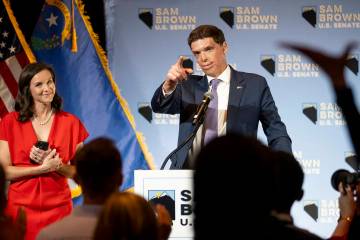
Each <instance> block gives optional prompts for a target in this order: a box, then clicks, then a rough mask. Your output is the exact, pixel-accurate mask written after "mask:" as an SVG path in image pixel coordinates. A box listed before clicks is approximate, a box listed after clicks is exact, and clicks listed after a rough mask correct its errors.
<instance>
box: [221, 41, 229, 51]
mask: <svg viewBox="0 0 360 240" xmlns="http://www.w3.org/2000/svg"><path fill="white" fill-rule="evenodd" d="M222 47H223V48H224V53H225V54H227V52H228V50H229V46H228V44H227V42H226V41H224V42H223V44H222Z"/></svg>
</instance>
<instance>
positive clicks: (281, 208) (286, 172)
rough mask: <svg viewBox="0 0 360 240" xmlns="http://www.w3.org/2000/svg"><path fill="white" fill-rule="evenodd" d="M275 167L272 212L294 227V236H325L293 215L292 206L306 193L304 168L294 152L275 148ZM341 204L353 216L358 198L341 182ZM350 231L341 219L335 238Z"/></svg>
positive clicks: (344, 211)
mask: <svg viewBox="0 0 360 240" xmlns="http://www.w3.org/2000/svg"><path fill="white" fill-rule="evenodd" d="M272 155H273V156H272V161H271V163H272V164H271V171H272V173H273V179H274V186H273V187H272V189H273V194H272V198H271V199H272V206H273V209H272V211H271V215H272V216H274V217H275V218H276V219H277V220H278V221H280V222H281V223H283V224H284V227H286V228H289V229H291V231H292V232H293V234H294V238H292V239H304V240H305V239H321V238H320V237H319V236H317V235H315V234H313V233H311V232H309V231H307V230H305V229H301V228H299V227H297V226H295V225H294V222H293V219H292V217H291V214H290V212H291V208H292V206H293V204H294V202H295V201H300V200H301V199H302V197H303V194H304V191H303V188H302V186H303V182H304V172H303V170H302V168H301V166H300V164H299V162H298V161H296V159H295V158H294V156H293V155H291V154H288V153H285V152H273V153H272ZM340 189H341V195H340V197H339V208H340V214H341V215H342V216H347V217H350V218H353V216H354V214H355V209H356V206H355V201H354V196H353V194H352V191H351V188H350V187H347V188H346V189H343V187H342V185H341V186H340ZM348 232H349V224H348V223H347V221H345V222H343V221H339V223H338V225H337V226H336V228H335V231H334V233H333V234H332V237H331V239H334V240H335V239H346V237H347V234H348Z"/></svg>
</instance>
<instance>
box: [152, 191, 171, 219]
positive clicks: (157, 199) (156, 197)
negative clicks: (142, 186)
mask: <svg viewBox="0 0 360 240" xmlns="http://www.w3.org/2000/svg"><path fill="white" fill-rule="evenodd" d="M148 200H149V202H150V203H151V204H152V205H153V206H155V205H156V204H161V205H163V206H164V207H165V208H166V209H167V210H168V212H169V214H170V216H171V219H172V220H175V190H148Z"/></svg>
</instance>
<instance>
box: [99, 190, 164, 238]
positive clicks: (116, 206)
mask: <svg viewBox="0 0 360 240" xmlns="http://www.w3.org/2000/svg"><path fill="white" fill-rule="evenodd" d="M156 211H157V215H158V219H159V220H158V219H157V217H156V214H155V211H154V209H153V208H152V206H151V204H150V203H149V202H147V201H146V200H145V199H144V198H143V197H141V196H139V195H137V194H134V193H130V192H118V193H114V194H112V196H111V197H110V198H109V199H108V200H107V201H106V203H105V205H104V208H103V210H102V211H101V214H100V216H99V220H98V223H97V226H96V230H95V235H94V239H95V240H102V239H118V240H126V239H131V240H163V239H168V237H169V235H170V231H171V227H170V225H171V218H170V215H169V213H168V212H167V211H166V209H165V207H163V206H161V205H156ZM164 230H165V231H164Z"/></svg>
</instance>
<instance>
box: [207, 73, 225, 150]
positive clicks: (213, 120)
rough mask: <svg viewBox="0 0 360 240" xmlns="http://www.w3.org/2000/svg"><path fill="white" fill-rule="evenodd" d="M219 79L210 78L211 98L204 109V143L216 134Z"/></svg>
mask: <svg viewBox="0 0 360 240" xmlns="http://www.w3.org/2000/svg"><path fill="white" fill-rule="evenodd" d="M220 81H221V80H219V79H213V80H211V82H210V84H211V95H212V99H211V101H210V103H209V106H208V109H207V111H206V117H205V123H204V130H205V134H204V145H206V144H207V143H209V142H210V141H211V140H212V139H214V138H215V137H217V136H218V94H217V87H218V85H219V83H220Z"/></svg>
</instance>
